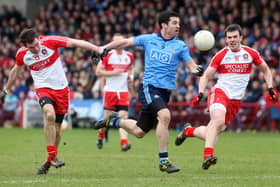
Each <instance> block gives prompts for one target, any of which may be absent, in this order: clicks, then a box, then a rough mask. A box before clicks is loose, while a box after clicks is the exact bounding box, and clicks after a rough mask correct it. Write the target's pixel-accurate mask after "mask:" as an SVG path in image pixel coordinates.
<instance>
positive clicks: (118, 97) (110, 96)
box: [103, 91, 129, 111]
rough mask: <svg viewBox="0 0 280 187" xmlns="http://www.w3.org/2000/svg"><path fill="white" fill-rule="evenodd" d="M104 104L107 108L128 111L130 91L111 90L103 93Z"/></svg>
mask: <svg viewBox="0 0 280 187" xmlns="http://www.w3.org/2000/svg"><path fill="white" fill-rule="evenodd" d="M103 106H104V109H106V110H114V111H119V110H126V111H128V106H129V96H128V92H109V91H105V92H104V94H103Z"/></svg>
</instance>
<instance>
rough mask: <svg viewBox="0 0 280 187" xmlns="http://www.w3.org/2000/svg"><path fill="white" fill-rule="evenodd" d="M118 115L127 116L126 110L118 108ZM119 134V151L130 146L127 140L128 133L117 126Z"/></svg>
mask: <svg viewBox="0 0 280 187" xmlns="http://www.w3.org/2000/svg"><path fill="white" fill-rule="evenodd" d="M118 115H119V117H120V118H123V119H127V118H128V112H127V111H125V110H120V111H119V112H118ZM119 134H120V146H121V151H128V150H129V149H130V148H131V144H130V143H129V141H128V133H127V132H126V130H124V129H123V128H119Z"/></svg>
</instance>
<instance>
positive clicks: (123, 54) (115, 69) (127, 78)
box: [96, 34, 134, 151]
mask: <svg viewBox="0 0 280 187" xmlns="http://www.w3.org/2000/svg"><path fill="white" fill-rule="evenodd" d="M120 39H123V36H122V35H120V34H115V35H114V36H113V41H115V40H120ZM133 62H134V57H133V55H132V53H130V52H128V51H125V50H123V49H122V48H118V49H116V50H112V51H110V53H109V54H108V55H107V56H106V57H104V58H103V61H102V62H101V63H99V64H98V65H97V68H96V75H97V76H102V77H105V86H104V89H103V91H104V92H103V105H104V118H107V117H109V115H110V114H111V113H112V111H115V112H117V113H118V116H119V117H121V118H124V119H127V118H128V105H129V92H128V90H129V89H128V88H129V85H128V84H131V83H132V81H133ZM130 87H131V86H130ZM105 132H106V128H102V129H99V130H98V140H97V142H96V144H97V147H98V148H99V149H102V147H103V140H104V137H105ZM119 134H120V146H121V151H127V150H129V149H130V148H131V144H130V143H129V142H128V140H127V137H128V133H127V132H126V131H125V130H124V129H122V128H119Z"/></svg>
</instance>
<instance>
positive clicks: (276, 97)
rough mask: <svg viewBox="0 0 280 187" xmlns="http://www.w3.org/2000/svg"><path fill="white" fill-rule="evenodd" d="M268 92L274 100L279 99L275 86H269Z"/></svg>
mask: <svg viewBox="0 0 280 187" xmlns="http://www.w3.org/2000/svg"><path fill="white" fill-rule="evenodd" d="M268 93H269V95H270V99H271V100H272V101H278V93H277V90H276V89H274V88H268Z"/></svg>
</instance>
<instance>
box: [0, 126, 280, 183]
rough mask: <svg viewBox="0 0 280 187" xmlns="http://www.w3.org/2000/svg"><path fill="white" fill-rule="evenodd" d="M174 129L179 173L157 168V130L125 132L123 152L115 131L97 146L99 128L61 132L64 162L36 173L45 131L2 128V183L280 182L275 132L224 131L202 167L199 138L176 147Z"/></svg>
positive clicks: (172, 147)
mask: <svg viewBox="0 0 280 187" xmlns="http://www.w3.org/2000/svg"><path fill="white" fill-rule="evenodd" d="M177 133H178V132H175V131H170V143H169V159H170V160H171V161H172V163H174V164H175V165H176V166H178V167H180V168H181V171H180V172H178V173H173V174H167V173H163V172H160V171H159V168H158V151H157V144H156V138H155V131H151V132H150V133H149V134H147V135H146V136H145V137H144V138H143V139H136V138H134V137H132V136H129V140H130V141H131V143H132V149H131V150H130V151H128V152H121V151H120V147H119V137H118V132H117V131H116V130H110V133H109V143H106V144H105V145H104V148H103V149H102V150H98V149H97V147H96V144H95V141H96V137H97V132H96V131H95V130H91V129H74V130H65V131H63V132H62V141H61V145H60V147H59V154H60V157H61V158H63V159H64V160H65V162H66V166H65V167H63V168H60V169H55V168H51V169H50V171H49V173H48V174H47V175H44V176H37V175H36V171H37V169H38V168H39V167H40V165H41V164H42V163H43V161H44V159H45V157H46V152H45V144H44V142H45V141H44V136H43V129H17V128H14V129H4V128H1V129H0V142H1V143H0V150H1V151H0V186H5V187H6V186H36V187H37V186H40V187H41V186H42V187H44V186H51V187H56V186H59V187H63V186H77V187H83V186H114V187H115V186H122V187H123V186H128V187H131V186H141V187H142V186H147V187H150V186H152V187H154V186H161V187H162V186H170V187H172V186H174V187H175V186H176V187H177V186H193V187H197V186H203V187H205V186H206V187H207V186H213V187H217V186H225V187H228V186H238V187H240V186H244V187H245V186H246V187H247V186H249V187H250V186H254V187H255V186H260V187H263V186H279V185H280V137H279V134H278V133H274V134H273V133H249V132H246V133H240V134H236V133H228V132H226V133H223V134H221V135H220V137H219V142H218V144H217V146H216V150H215V154H216V155H217V156H218V159H219V160H218V163H217V165H215V166H213V167H210V169H209V170H207V171H205V170H202V169H201V163H202V153H203V142H202V141H201V140H198V139H192V138H189V139H187V140H186V142H184V144H182V145H181V146H179V147H176V146H175V145H174V140H175V137H176V135H177Z"/></svg>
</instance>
